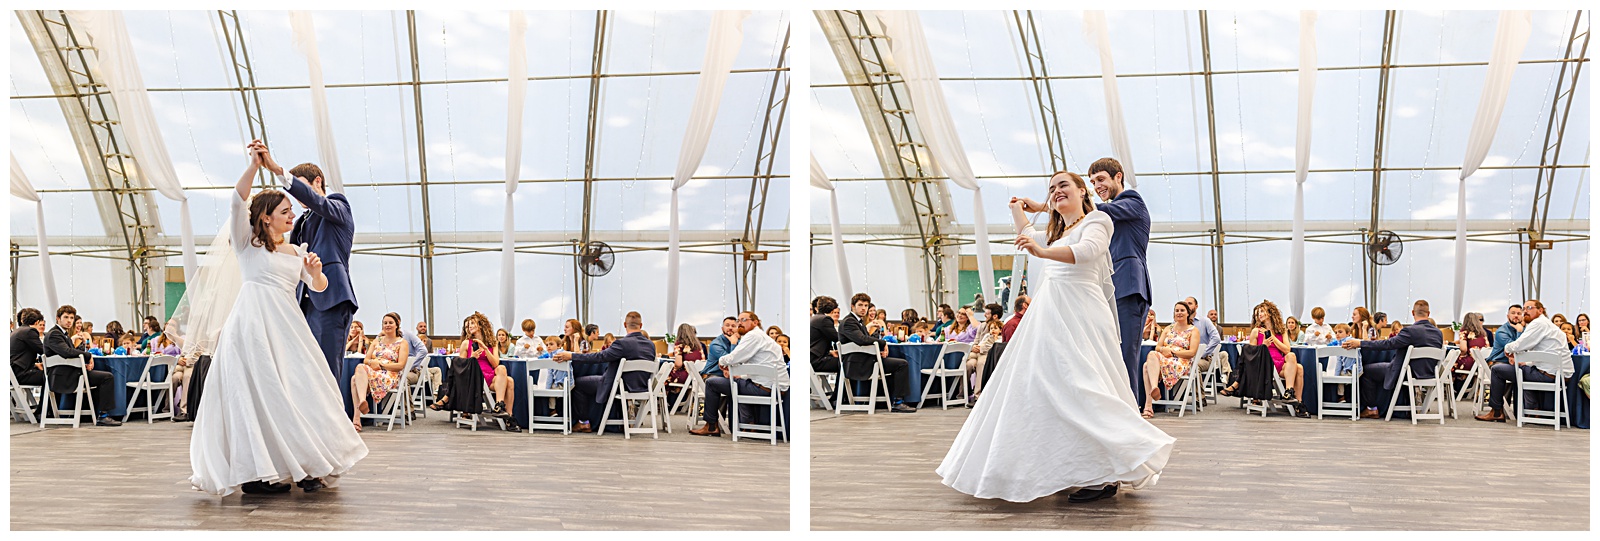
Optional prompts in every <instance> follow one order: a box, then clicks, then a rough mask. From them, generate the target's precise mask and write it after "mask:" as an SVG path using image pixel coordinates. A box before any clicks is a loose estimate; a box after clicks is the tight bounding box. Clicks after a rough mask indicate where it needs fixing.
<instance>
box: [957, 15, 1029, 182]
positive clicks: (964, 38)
mask: <svg viewBox="0 0 1600 541" xmlns="http://www.w3.org/2000/svg"><path fill="white" fill-rule="evenodd" d="M961 43H962V44H963V45H964V47H963V50H964V51H966V53H967V71H968V73H970V74H971V75H972V77H973V79H972V81H971V82H972V94H973V96H975V97H976V98H977V101H978V125H980V126H982V127H983V141H984V143H986V144H988V146H989V155H990V156H993V157H994V158H995V160H994V162H995V167H998V168H999V169H1000V174H1001V175H1002V176H1009V174H1008V173H1006V166H1005V165H1004V164H1003V163H1001V161H1000V156H999V154H997V153H995V151H994V139H992V138H991V137H990V134H989V120H988V117H987V116H986V115H984V113H983V91H981V90H978V80H977V76H978V72H977V69H975V68H974V67H973V62H972V39H971V38H970V37H969V36H968V35H967V12H966V11H962V12H961ZM1035 136H1036V137H1037V132H1036V133H1035ZM1006 193H1007V194H1008V195H1009V194H1010V193H1011V188H1010V186H1007V187H1006Z"/></svg>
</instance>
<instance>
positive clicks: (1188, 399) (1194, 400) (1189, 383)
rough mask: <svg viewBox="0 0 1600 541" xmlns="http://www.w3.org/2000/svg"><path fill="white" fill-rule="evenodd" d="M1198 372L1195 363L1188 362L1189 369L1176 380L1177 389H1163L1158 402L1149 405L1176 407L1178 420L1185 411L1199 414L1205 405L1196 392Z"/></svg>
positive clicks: (1152, 401) (1153, 401)
mask: <svg viewBox="0 0 1600 541" xmlns="http://www.w3.org/2000/svg"><path fill="white" fill-rule="evenodd" d="M1199 372H1200V371H1199V370H1197V369H1196V367H1195V363H1194V362H1190V363H1189V369H1188V370H1185V371H1184V372H1183V376H1182V377H1180V378H1178V388H1177V389H1163V390H1162V391H1161V398H1160V399H1159V400H1151V401H1150V404H1151V405H1152V406H1177V407H1178V417H1180V418H1182V417H1183V413H1184V411H1185V410H1191V409H1192V410H1194V412H1195V413H1197V414H1198V413H1200V411H1201V410H1203V409H1204V408H1205V404H1204V403H1203V402H1202V400H1201V398H1200V395H1199V393H1198V392H1197V391H1196V388H1197V387H1198V386H1199V381H1200V380H1199V377H1198V373H1199Z"/></svg>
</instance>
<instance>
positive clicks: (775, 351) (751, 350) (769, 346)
mask: <svg viewBox="0 0 1600 541" xmlns="http://www.w3.org/2000/svg"><path fill="white" fill-rule="evenodd" d="M717 362H718V363H719V364H721V365H722V366H730V367H731V366H735V365H740V364H747V363H748V364H754V365H759V366H768V367H773V368H777V369H778V380H777V382H776V383H777V385H776V386H774V385H773V383H774V382H773V381H772V378H769V377H751V378H750V381H752V382H755V383H756V384H757V385H760V386H762V387H766V388H768V389H774V388H776V389H777V390H778V391H779V392H782V391H787V390H789V367H787V366H785V365H784V364H783V346H779V345H778V343H777V342H774V341H773V340H772V337H770V336H767V333H764V332H761V329H759V328H758V329H752V330H751V331H750V332H748V333H745V335H744V336H742V337H740V338H739V343H738V344H736V345H734V346H733V351H731V352H728V354H727V355H723V356H722V358H721V359H718V361H717Z"/></svg>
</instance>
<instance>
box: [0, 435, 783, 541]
mask: <svg viewBox="0 0 1600 541" xmlns="http://www.w3.org/2000/svg"><path fill="white" fill-rule="evenodd" d="M443 418H444V417H443V416H442V415H439V414H430V415H429V417H428V418H427V419H423V420H421V421H420V422H419V424H417V425H416V426H413V427H407V428H399V427H396V428H395V429H394V431H393V432H384V431H383V430H382V429H381V428H374V427H370V426H369V427H367V428H366V431H365V432H364V433H363V434H362V437H363V438H364V439H365V440H366V442H367V446H368V448H369V449H370V450H371V452H370V454H369V455H368V456H367V457H366V458H365V459H363V460H362V461H361V462H360V463H359V464H357V466H356V468H355V469H354V470H353V471H352V472H351V473H350V474H348V475H346V476H345V477H344V478H343V479H341V481H340V486H339V488H337V489H329V490H323V491H320V492H317V493H314V494H306V493H304V492H301V491H300V490H298V489H296V490H294V491H292V492H290V493H289V494H285V495H272V496H255V495H240V494H235V495H232V496H228V497H226V498H219V497H216V496H212V495H209V494H205V493H203V492H199V491H195V490H193V489H191V488H190V487H189V483H188V477H189V474H190V469H189V434H190V431H191V430H192V424H190V423H171V422H162V421H157V422H156V423H155V424H153V425H147V424H145V423H144V422H143V421H142V420H137V419H136V420H134V421H132V422H129V423H128V424H126V425H124V426H122V427H116V428H98V427H86V428H79V429H71V428H55V427H52V428H51V429H49V430H44V431H40V430H38V429H37V428H36V427H32V426H29V425H22V424H18V423H12V425H11V528H12V529H14V530H142V529H156V530H169V529H207V530H727V529H741V530H787V529H788V528H789V450H790V447H789V446H788V445H787V444H779V445H777V446H772V445H768V444H767V443H766V442H757V441H752V440H741V441H740V442H738V443H733V442H732V441H731V440H730V438H728V437H727V436H724V437H722V438H706V437H696V436H690V435H688V434H686V433H685V431H684V430H682V429H683V427H684V422H685V419H684V417H682V416H677V417H674V418H673V420H672V421H673V423H674V428H673V430H674V431H675V432H674V433H672V434H662V435H661V439H659V440H651V439H650V438H649V436H645V437H644V438H640V437H638V436H635V437H634V439H633V440H631V441H625V440H623V439H622V436H621V435H616V434H607V435H605V436H603V437H597V436H595V435H593V434H573V435H571V436H562V435H561V434H560V433H553V432H539V433H537V434H535V435H528V434H510V433H503V432H499V431H497V430H490V431H484V430H482V429H480V431H479V432H477V433H472V432H470V431H468V430H465V429H456V428H454V427H453V426H452V425H450V424H448V423H446V422H444V421H443V420H442V419H443ZM86 507H87V508H88V509H92V510H93V511H92V512H84V509H85V508H86ZM712 509H714V510H716V511H715V512H706V511H707V510H712Z"/></svg>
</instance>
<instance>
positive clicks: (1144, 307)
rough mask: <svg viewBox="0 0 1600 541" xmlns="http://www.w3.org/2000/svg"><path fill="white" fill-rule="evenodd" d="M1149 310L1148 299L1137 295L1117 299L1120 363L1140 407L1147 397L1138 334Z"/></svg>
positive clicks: (1142, 327) (1142, 328)
mask: <svg viewBox="0 0 1600 541" xmlns="http://www.w3.org/2000/svg"><path fill="white" fill-rule="evenodd" d="M1148 310H1150V301H1149V300H1146V299H1145V298H1144V297H1141V296H1139V295H1128V296H1126V297H1120V298H1118V299H1117V328H1118V329H1119V330H1120V331H1122V332H1121V335H1122V364H1123V365H1124V366H1126V367H1127V370H1128V383H1130V384H1132V385H1133V396H1134V397H1135V398H1136V399H1137V400H1138V405H1139V406H1140V407H1143V406H1144V401H1145V400H1147V399H1149V397H1147V396H1145V393H1144V370H1142V369H1141V364H1140V360H1139V343H1140V341H1141V340H1140V334H1141V331H1143V330H1144V318H1145V314H1146V313H1147V311H1148Z"/></svg>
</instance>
